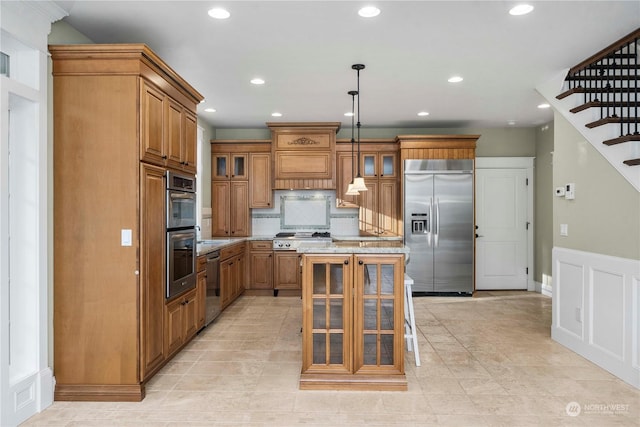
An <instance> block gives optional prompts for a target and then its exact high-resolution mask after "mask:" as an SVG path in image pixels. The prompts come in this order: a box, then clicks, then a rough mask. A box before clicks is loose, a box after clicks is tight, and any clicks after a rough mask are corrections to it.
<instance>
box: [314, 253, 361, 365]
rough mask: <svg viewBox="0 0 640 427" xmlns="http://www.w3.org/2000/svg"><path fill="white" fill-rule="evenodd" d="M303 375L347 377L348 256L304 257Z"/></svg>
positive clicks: (348, 332)
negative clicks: (329, 374) (322, 374)
mask: <svg viewBox="0 0 640 427" xmlns="http://www.w3.org/2000/svg"><path fill="white" fill-rule="evenodd" d="M303 274H304V277H303V283H305V286H304V287H303V291H302V292H303V305H304V308H303V321H302V342H303V348H302V372H303V373H309V374H312V373H335V374H346V373H351V371H352V357H351V350H352V347H351V342H352V335H351V313H352V307H351V306H352V304H351V298H352V297H351V295H352V294H351V288H352V277H353V274H352V257H351V255H305V257H304V266H303Z"/></svg>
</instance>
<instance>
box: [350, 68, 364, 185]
mask: <svg viewBox="0 0 640 427" xmlns="http://www.w3.org/2000/svg"><path fill="white" fill-rule="evenodd" d="M351 68H352V69H353V70H356V73H357V74H356V78H357V83H358V87H357V93H358V123H357V124H356V127H357V128H358V175H357V176H356V177H355V179H354V180H353V186H354V188H355V189H356V190H358V192H360V191H367V186H366V185H365V183H364V178H363V177H362V175H360V70H364V64H353V65H352V66H351Z"/></svg>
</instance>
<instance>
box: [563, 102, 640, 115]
mask: <svg viewBox="0 0 640 427" xmlns="http://www.w3.org/2000/svg"><path fill="white" fill-rule="evenodd" d="M636 106H638V107H640V101H637V102H634V101H630V102H629V101H622V102H604V101H589V102H585V103H584V104H580V105H578V106H577V107H574V108H572V109H570V110H569V111H571V112H572V113H579V112H580V111H584V110H586V109H589V108H599V107H603V108H628V107H636Z"/></svg>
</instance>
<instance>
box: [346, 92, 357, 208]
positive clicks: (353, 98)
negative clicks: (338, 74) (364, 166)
mask: <svg viewBox="0 0 640 427" xmlns="http://www.w3.org/2000/svg"><path fill="white" fill-rule="evenodd" d="M347 93H348V94H349V95H351V183H350V184H349V186H348V187H347V192H346V193H345V194H346V195H347V196H357V195H358V194H360V192H359V191H358V190H355V189H354V188H353V175H354V173H355V169H356V168H355V166H354V164H353V150H354V146H355V143H356V140H355V139H354V138H353V129H354V120H355V104H356V95H357V94H358V92H357V91H355V90H350V91H349V92H347Z"/></svg>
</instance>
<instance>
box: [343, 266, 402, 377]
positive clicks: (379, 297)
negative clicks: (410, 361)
mask: <svg viewBox="0 0 640 427" xmlns="http://www.w3.org/2000/svg"><path fill="white" fill-rule="evenodd" d="M403 292H404V270H403V258H402V257H398V256H385V255H356V257H355V283H354V314H353V316H354V331H353V334H354V367H353V370H354V373H356V374H380V373H403V372H404V346H403V339H404V333H403V331H404V311H403V310H404V308H403V296H404V293H403Z"/></svg>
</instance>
